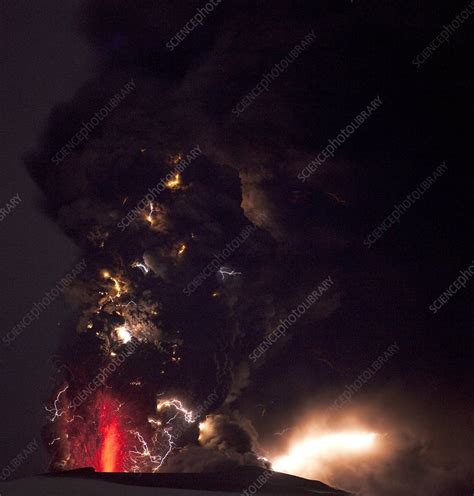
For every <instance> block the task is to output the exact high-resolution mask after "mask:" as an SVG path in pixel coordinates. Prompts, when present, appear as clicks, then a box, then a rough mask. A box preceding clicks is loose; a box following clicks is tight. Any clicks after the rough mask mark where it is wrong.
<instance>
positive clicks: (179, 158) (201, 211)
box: [36, 103, 272, 471]
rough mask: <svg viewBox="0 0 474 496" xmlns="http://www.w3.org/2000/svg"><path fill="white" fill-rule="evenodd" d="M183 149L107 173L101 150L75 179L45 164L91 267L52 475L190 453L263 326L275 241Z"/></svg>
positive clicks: (230, 183) (146, 155)
mask: <svg viewBox="0 0 474 496" xmlns="http://www.w3.org/2000/svg"><path fill="white" fill-rule="evenodd" d="M124 105H126V103H124ZM122 111H123V112H125V113H126V114H128V112H129V111H130V110H127V109H126V108H123V109H120V110H117V112H122ZM112 119H113V118H111V119H110V122H108V123H104V124H105V125H110V126H112V127H114V123H113V122H112ZM116 146H119V144H118V143H117V144H116ZM161 147H163V148H165V150H166V151H167V152H161V150H160V148H161ZM106 148H107V147H106ZM190 150H191V152H189V153H183V154H176V153H174V154H171V152H176V150H171V149H169V148H168V147H167V146H166V145H164V144H161V145H156V148H153V146H152V147H150V146H149V145H146V150H145V149H143V148H142V147H137V148H136V149H135V150H129V152H127V153H126V154H125V155H126V156H124V157H122V158H119V157H117V159H116V160H112V161H110V160H109V158H108V157H107V155H108V153H109V152H108V151H105V153H104V154H103V155H102V154H101V153H100V152H97V151H96V152H95V153H98V154H97V155H95V156H91V157H89V158H85V157H84V161H82V160H80V163H76V164H75V165H73V167H74V169H72V170H70V171H67V169H66V168H67V167H70V166H71V164H68V163H64V164H61V165H59V166H56V165H53V166H51V165H50V164H47V167H48V168H49V169H50V170H49V173H48V178H49V180H50V181H53V182H55V181H61V188H60V191H61V192H62V193H59V198H58V205H55V207H56V213H57V216H58V219H59V222H60V223H61V225H62V226H63V227H64V229H65V230H66V232H68V234H70V235H71V236H72V237H73V238H74V239H75V240H76V241H77V243H78V244H80V246H81V247H82V248H83V250H84V251H85V252H86V253H87V260H88V265H87V273H86V274H85V275H84V277H83V278H82V279H81V280H80V281H79V282H77V284H76V285H75V287H74V288H73V290H72V291H71V295H70V296H72V297H73V298H74V300H75V301H76V302H79V304H80V311H81V317H80V319H79V324H78V328H77V330H78V332H79V336H78V338H77V340H76V341H75V342H74V345H73V347H72V349H71V350H70V351H69V352H68V353H67V355H66V356H65V357H64V366H63V367H62V370H63V372H64V374H63V375H64V376H63V377H62V381H63V382H62V384H61V387H60V388H59V389H58V391H57V393H56V396H55V397H53V398H52V400H53V401H52V404H51V405H49V406H47V411H48V413H49V414H50V420H51V426H50V432H49V433H48V434H47V440H48V444H49V445H50V447H51V451H52V455H53V462H52V467H53V468H54V469H65V468H76V467H80V466H85V465H92V466H93V467H95V468H96V469H97V470H101V471H124V470H126V471H129V470H136V471H148V470H151V471H153V470H158V469H159V468H161V466H162V465H163V463H164V461H165V460H166V458H167V457H168V456H169V455H171V454H172V452H173V450H174V449H175V448H178V447H181V446H184V445H185V444H186V443H187V442H188V441H189V440H192V439H193V438H194V439H195V440H196V441H197V437H198V424H199V422H197V421H198V420H199V418H198V417H195V414H194V412H193V410H195V409H200V412H199V413H200V417H201V418H203V417H204V416H205V415H206V414H207V413H210V411H211V410H214V411H215V410H216V409H217V408H219V406H220V405H221V404H222V402H223V401H224V400H225V398H226V397H227V395H228V393H229V391H230V390H231V387H232V377H233V370H234V367H235V366H236V365H237V364H238V363H239V362H240V361H241V360H242V359H243V357H244V356H245V354H246V351H247V349H248V347H249V344H250V343H249V336H250V335H251V334H252V333H254V334H255V331H254V330H255V329H260V331H259V332H260V334H261V333H262V332H263V331H264V330H265V329H266V327H267V324H266V323H265V321H264V319H262V317H261V315H262V313H263V314H265V308H268V307H269V304H268V301H265V298H264V297H263V296H264V295H263V294H262V297H261V298H260V299H259V298H255V295H256V294H257V293H258V291H256V290H255V289H254V287H255V286H256V285H258V284H259V276H258V273H259V271H260V270H261V267H264V266H265V264H266V261H265V260H266V259H268V258H269V255H270V254H271V249H272V248H271V247H272V243H271V241H270V238H269V236H268V235H265V233H263V232H262V231H260V230H259V229H258V228H257V227H256V226H254V225H253V224H252V223H251V222H250V221H248V220H247V219H246V218H245V217H244V215H243V212H242V210H241V208H240V203H241V193H240V182H239V178H238V175H237V173H235V172H233V171H232V170H231V169H229V168H225V167H223V166H219V165H214V164H212V163H211V162H210V161H209V160H207V158H206V157H205V156H204V155H203V154H201V152H200V150H199V145H196V146H195V147H190ZM82 153H83V154H84V153H85V154H86V155H87V151H86V150H84V151H83V152H82ZM107 162H108V164H109V166H110V168H109V169H108V171H107V172H105V171H104V170H102V169H103V167H104V163H107ZM36 163H37V162H36ZM99 164H101V165H99ZM43 167H46V164H44V165H43ZM77 167H86V168H87V169H88V171H87V173H86V174H84V175H82V174H81V173H80V172H79V170H78V168H77ZM73 171H76V172H77V173H78V174H76V173H75V172H73ZM176 171H179V172H176ZM78 175H79V176H81V175H82V177H83V179H86V177H87V180H86V181H85V182H82V181H80V180H78ZM155 185H158V186H157V187H156V188H154V187H155ZM163 186H164V187H163ZM66 192H67V193H66ZM257 268H259V269H258V270H257ZM257 309H258V311H257ZM267 312H268V313H270V310H269V309H268V310H267ZM257 334H258V333H257ZM254 339H255V338H254V337H252V338H251V340H250V341H253V340H254ZM247 353H248V351H247ZM202 405H204V408H200V407H202ZM185 424H189V425H188V427H187V428H185V427H186V426H185ZM196 444H198V443H197V442H196ZM228 448H229V449H231V448H232V446H229V447H228ZM246 449H247V450H248V451H252V445H251V443H248V445H247V446H246Z"/></svg>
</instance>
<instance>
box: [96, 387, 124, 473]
mask: <svg viewBox="0 0 474 496" xmlns="http://www.w3.org/2000/svg"><path fill="white" fill-rule="evenodd" d="M100 403H101V404H100V407H99V416H98V434H99V447H98V452H97V457H96V460H97V461H96V465H95V467H94V468H95V469H96V470H97V471H99V472H123V471H124V469H125V467H124V456H123V450H124V444H125V439H124V437H125V436H124V432H123V429H122V425H121V422H120V418H119V408H120V406H119V405H118V404H117V402H116V401H114V400H113V399H111V398H110V397H108V396H104V397H102V398H101V400H100Z"/></svg>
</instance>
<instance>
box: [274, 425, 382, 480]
mask: <svg viewBox="0 0 474 496" xmlns="http://www.w3.org/2000/svg"><path fill="white" fill-rule="evenodd" d="M376 437H377V434H376V433H374V432H339V433H335V434H325V435H321V436H316V437H311V438H309V439H308V438H306V439H304V440H302V441H299V442H296V443H295V444H294V445H293V447H292V448H291V449H290V451H289V453H288V454H287V455H284V456H281V457H278V458H276V459H275V460H274V461H273V463H272V466H273V470H275V471H277V472H283V473H287V474H292V475H300V476H304V475H305V473H306V472H307V471H308V468H309V467H311V469H313V468H314V466H315V465H316V466H317V465H319V464H321V462H322V461H327V460H328V459H331V458H335V457H341V456H347V455H361V454H366V453H369V452H370V451H371V450H372V448H374V445H375V442H376Z"/></svg>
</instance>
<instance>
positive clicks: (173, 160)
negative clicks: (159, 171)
mask: <svg viewBox="0 0 474 496" xmlns="http://www.w3.org/2000/svg"><path fill="white" fill-rule="evenodd" d="M182 159H183V155H182V154H181V153H177V154H176V155H170V156H169V157H168V162H169V163H170V164H172V165H176V164H179V163H180V162H181V160H182Z"/></svg>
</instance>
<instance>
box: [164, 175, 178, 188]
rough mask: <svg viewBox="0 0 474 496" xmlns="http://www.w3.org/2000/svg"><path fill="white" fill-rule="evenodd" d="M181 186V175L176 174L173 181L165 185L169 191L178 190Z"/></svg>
mask: <svg viewBox="0 0 474 496" xmlns="http://www.w3.org/2000/svg"><path fill="white" fill-rule="evenodd" d="M180 184H181V176H180V175H179V174H176V175H175V176H174V178H173V179H170V180H169V181H168V182H167V183H165V186H166V187H167V188H169V189H176V188H178V187H179V186H180Z"/></svg>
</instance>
